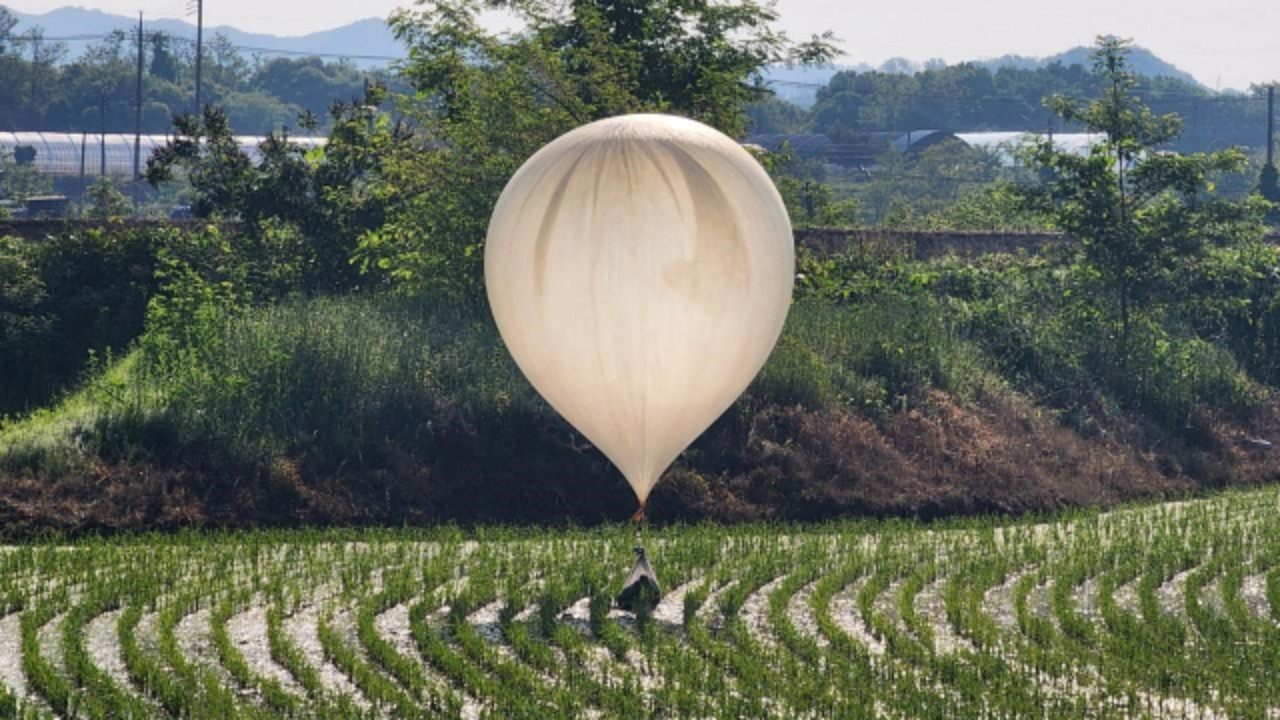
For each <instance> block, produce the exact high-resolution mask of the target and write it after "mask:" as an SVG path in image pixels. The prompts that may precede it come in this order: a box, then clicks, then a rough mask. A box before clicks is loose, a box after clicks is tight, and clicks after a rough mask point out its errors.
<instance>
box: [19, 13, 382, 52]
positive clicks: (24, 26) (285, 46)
mask: <svg viewBox="0 0 1280 720" xmlns="http://www.w3.org/2000/svg"><path fill="white" fill-rule="evenodd" d="M10 12H11V13H13V15H14V17H16V18H17V19H18V25H17V27H16V28H15V29H14V31H15V32H17V33H22V32H25V31H27V30H29V29H31V28H32V27H37V26H38V27H40V28H42V29H43V30H44V34H45V36H46V37H48V38H50V39H57V38H81V37H83V36H90V38H91V39H76V40H65V41H64V42H66V44H67V48H68V50H69V51H70V53H71V54H72V55H73V56H74V55H78V54H79V53H81V52H83V51H84V49H85V48H86V47H88V45H89V44H90V43H92V42H93V41H94V40H93V38H99V37H103V36H106V35H107V34H109V33H111V32H112V31H115V30H124V31H126V32H128V31H130V30H132V29H133V28H136V27H137V25H138V18H137V17H127V16H124V15H110V14H108V13H105V12H102V11H101V10H86V9H84V8H79V7H63V8H58V9H57V10H51V11H49V12H47V13H40V14H29V13H21V12H17V11H15V10H13V9H10ZM143 22H144V23H145V25H146V27H147V29H148V30H163V31H164V32H166V33H168V34H170V35H172V36H173V37H175V38H182V39H187V40H190V41H192V42H194V41H195V37H196V27H195V25H194V24H193V23H190V22H184V21H182V20H156V21H152V22H148V21H147V18H146V17H145V16H144V17H143ZM215 35H223V36H225V37H226V38H227V39H228V40H229V41H230V42H231V44H232V45H235V46H236V47H238V48H240V49H241V51H242V52H244V53H245V54H246V55H252V54H254V53H261V54H265V55H272V54H283V55H326V56H332V57H333V58H334V59H336V58H337V57H349V58H351V59H352V61H353V62H355V63H356V64H357V65H359V66H361V67H370V66H380V65H386V64H387V62H388V61H389V60H390V59H392V58H401V57H404V55H405V52H404V46H403V45H401V44H400V43H399V42H397V41H396V39H395V38H394V37H393V36H392V35H391V31H390V30H389V29H388V28H387V25H386V23H385V22H384V21H383V20H380V19H378V18H368V19H365V20H359V21H356V22H353V23H351V24H349V25H343V26H342V27H338V28H334V29H332V30H323V31H320V32H315V33H311V34H309V35H300V36H295V37H282V36H278V35H265V34H260V33H248V32H243V31H241V30H237V29H235V28H233V27H228V26H226V25H219V26H217V27H211V26H205V28H204V37H205V41H206V42H207V41H208V40H210V39H212V38H213V37H214V36H215Z"/></svg>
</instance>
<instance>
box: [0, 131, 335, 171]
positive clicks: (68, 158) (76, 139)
mask: <svg viewBox="0 0 1280 720" xmlns="http://www.w3.org/2000/svg"><path fill="white" fill-rule="evenodd" d="M169 138H170V136H168V135H142V136H141V137H140V138H139V141H140V142H139V143H138V145H139V148H140V150H141V156H140V159H139V163H138V169H139V171H145V170H146V167H147V158H149V157H151V154H152V153H153V152H155V150H156V149H157V148H159V147H162V146H164V144H165V143H166V142H168V141H169ZM263 139H264V138H262V137H258V136H253V135H243V136H237V137H236V144H237V145H238V146H239V147H240V149H241V151H243V152H244V153H245V154H247V155H248V156H249V158H250V159H251V160H253V161H255V162H256V161H257V160H258V157H259V152H258V144H259V143H261V142H262V141H263ZM290 141H292V142H294V143H296V144H298V145H301V146H303V147H315V146H317V145H323V144H324V140H323V139H322V138H290ZM23 146H27V147H32V148H35V151H36V157H35V161H34V166H35V168H36V169H37V170H39V171H40V172H41V173H44V174H46V175H61V176H67V175H75V176H79V175H80V174H81V172H82V171H83V173H84V174H85V175H86V176H89V177H96V176H98V175H109V176H111V177H117V178H120V177H123V178H130V177H133V157H134V136H133V135H132V134H123V133H107V134H106V135H97V134H88V133H54V132H0V155H2V156H4V157H5V159H7V160H13V157H14V151H15V150H16V149H17V148H19V147H23ZM104 151H105V155H106V162H105V164H104V163H103V154H104Z"/></svg>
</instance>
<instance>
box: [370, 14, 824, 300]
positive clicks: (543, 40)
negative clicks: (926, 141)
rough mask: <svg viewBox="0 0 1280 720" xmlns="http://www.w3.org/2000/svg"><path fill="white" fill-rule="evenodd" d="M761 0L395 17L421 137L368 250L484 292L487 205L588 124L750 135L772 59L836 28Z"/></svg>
mask: <svg viewBox="0 0 1280 720" xmlns="http://www.w3.org/2000/svg"><path fill="white" fill-rule="evenodd" d="M487 9H501V10H505V11H507V12H508V13H510V14H513V15H514V16H515V17H516V18H517V19H519V20H520V21H521V23H522V24H523V28H522V29H521V30H520V31H519V32H518V33H516V34H514V35H512V36H507V37H499V36H496V35H493V34H491V33H489V32H487V31H485V30H484V29H483V28H482V27H481V26H480V23H479V21H478V16H479V14H480V12H481V11H483V10H487ZM775 20H776V14H775V13H774V11H773V9H772V8H771V7H770V6H763V5H760V4H758V3H756V2H754V0H734V1H733V2H723V3H708V2H701V1H698V2H689V1H688V0H572V1H571V2H569V3H567V4H565V5H563V7H562V5H561V4H560V3H557V2H552V1H551V0H435V1H432V2H426V3H424V4H423V9H422V10H418V11H415V12H407V11H401V12H399V13H396V14H394V15H393V16H392V18H391V21H390V22H391V26H392V29H393V30H394V31H395V33H396V35H397V36H398V37H399V38H400V39H402V40H404V41H405V42H407V43H408V45H409V60H408V62H407V64H406V66H405V67H404V75H405V77H406V78H407V79H408V81H409V82H410V83H411V84H412V85H413V87H414V89H415V90H416V91H417V92H418V97H420V98H422V102H421V103H419V104H416V105H415V106H412V107H408V108H406V111H407V112H408V113H409V117H410V119H411V120H412V122H413V123H414V124H415V125H416V126H417V127H418V131H419V135H420V138H421V142H419V143H417V144H416V145H406V146H403V147H402V148H401V149H402V150H403V153H402V154H401V155H399V156H389V157H386V158H384V159H383V161H382V163H381V167H380V173H379V177H378V181H377V188H378V189H377V190H376V192H379V193H381V194H382V195H383V196H384V197H386V198H387V199H388V201H389V208H390V210H389V216H388V223H387V224H386V225H384V226H382V227H380V228H378V229H377V230H375V231H372V232H369V233H367V234H365V236H364V237H362V239H361V242H360V249H359V252H358V259H359V261H360V262H361V264H362V266H363V267H365V268H366V269H375V268H376V269H381V270H385V271H387V272H389V273H391V275H392V277H394V278H396V279H397V280H399V281H401V282H402V283H405V284H406V285H407V286H409V287H415V288H417V289H419V290H427V289H430V290H434V291H440V292H448V293H456V294H462V295H465V296H469V297H475V296H476V295H477V293H478V291H479V288H480V286H481V273H480V253H479V252H477V250H478V248H479V247H480V244H481V242H482V241H483V238H484V234H485V228H486V225H487V221H488V216H489V212H490V210H491V209H492V207H493V203H494V201H495V200H496V199H497V197H498V194H499V193H500V192H501V190H502V187H503V185H504V184H505V183H506V181H507V179H508V178H510V176H511V175H512V173H514V172H515V170H516V168H517V167H519V165H520V164H521V163H522V162H524V160H525V159H527V158H528V157H529V156H530V155H532V154H533V152H535V151H536V150H537V149H538V148H539V147H541V146H542V145H544V144H545V143H547V142H548V141H550V140H551V139H553V138H555V137H556V136H558V135H560V134H562V133H564V132H566V131H568V130H570V129H572V128H574V127H576V126H578V125H582V124H584V123H587V122H590V121H592V120H596V119H599V118H603V117H608V116H611V115H617V114H621V113H628V112H645V111H648V112H672V113H677V114H681V115H685V116H688V117H692V118H694V119H698V120H701V121H703V122H706V123H708V124H711V125H713V126H715V127H717V128H719V129H720V130H722V131H724V132H726V133H727V134H729V135H731V136H735V137H741V136H742V135H743V134H744V133H745V131H746V128H747V123H748V119H747V105H748V103H749V102H750V101H751V100H752V99H754V98H758V97H761V96H762V95H764V94H765V93H767V89H766V88H765V86H764V84H763V79H762V71H763V70H764V68H765V67H766V65H768V64H769V63H771V62H776V61H786V60H791V61H796V62H817V61H824V60H826V59H828V58H830V57H831V55H832V53H833V48H832V46H831V38H830V36H822V37H815V38H813V39H811V40H810V41H808V42H806V43H801V44H793V43H791V42H790V41H788V40H787V38H786V37H785V36H783V35H782V34H781V33H779V32H777V31H776V30H774V29H773V27H772V25H773V23H774V21H775Z"/></svg>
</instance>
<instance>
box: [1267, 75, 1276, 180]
mask: <svg viewBox="0 0 1280 720" xmlns="http://www.w3.org/2000/svg"><path fill="white" fill-rule="evenodd" d="M1275 129H1276V86H1275V85H1274V84H1272V85H1268V86H1267V165H1270V164H1271V148H1273V147H1274V146H1275V144H1276V136H1275Z"/></svg>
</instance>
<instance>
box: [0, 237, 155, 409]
mask: <svg viewBox="0 0 1280 720" xmlns="http://www.w3.org/2000/svg"><path fill="white" fill-rule="evenodd" d="M175 235H177V233H176V232H175V231H172V230H134V229H127V228H114V227H113V228H98V229H93V230H85V231H71V232H62V233H58V234H55V235H51V236H49V237H47V238H45V239H44V240H42V241H40V242H38V243H29V242H26V241H22V240H18V239H14V238H8V239H3V240H0V338H3V339H2V340H0V368H3V369H4V370H5V372H4V378H5V382H4V383H3V384H0V414H2V413H9V412H15V411H19V410H22V409H26V408H30V407H35V406H38V405H41V404H43V403H45V402H48V401H49V400H50V399H51V398H52V397H53V395H54V394H55V393H56V392H57V391H58V390H60V389H64V388H66V387H67V386H68V385H69V384H70V383H71V382H73V381H74V380H75V379H76V378H77V377H78V376H79V375H80V373H81V372H82V371H83V369H84V366H85V362H86V360H87V359H88V358H89V353H90V351H95V352H97V353H99V354H102V353H104V352H106V351H107V350H108V349H110V348H116V349H119V348H123V347H124V346H125V345H126V344H127V343H128V342H129V341H131V340H132V339H133V338H135V337H137V336H138V334H139V333H140V332H141V330H142V323H143V313H144V310H145V307H146V303H147V298H148V297H149V296H150V295H151V293H152V292H153V291H154V289H155V284H154V282H155V281H154V278H153V276H152V272H153V267H154V248H155V247H156V246H157V245H159V244H162V243H163V242H164V238H166V237H173V236H175Z"/></svg>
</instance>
